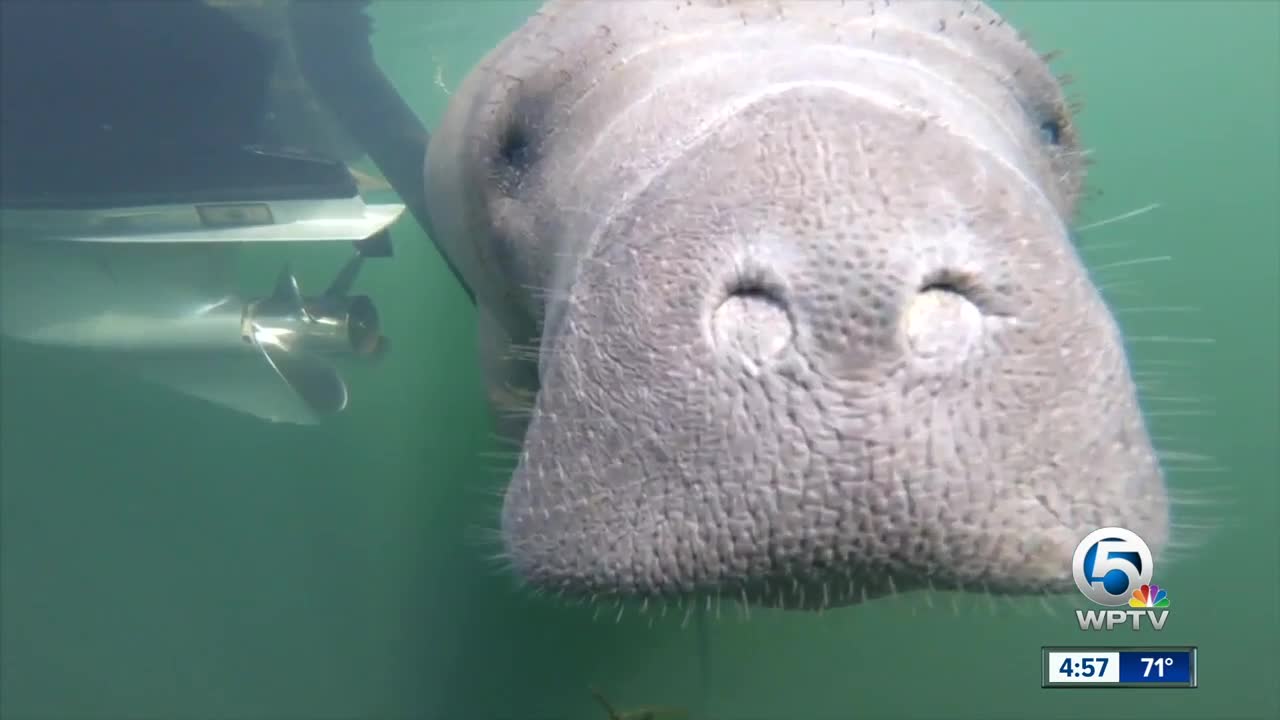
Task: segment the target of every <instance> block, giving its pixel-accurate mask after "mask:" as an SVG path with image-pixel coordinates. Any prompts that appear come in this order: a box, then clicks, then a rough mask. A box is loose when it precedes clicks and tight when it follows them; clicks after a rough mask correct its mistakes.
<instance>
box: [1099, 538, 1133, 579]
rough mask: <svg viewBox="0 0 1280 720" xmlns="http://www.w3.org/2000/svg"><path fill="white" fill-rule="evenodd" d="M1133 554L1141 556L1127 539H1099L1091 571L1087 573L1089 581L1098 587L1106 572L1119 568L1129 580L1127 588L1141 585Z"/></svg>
mask: <svg viewBox="0 0 1280 720" xmlns="http://www.w3.org/2000/svg"><path fill="white" fill-rule="evenodd" d="M1134 556H1138V557H1139V558H1141V555H1139V553H1138V548H1136V547H1134V546H1133V544H1132V543H1130V542H1128V541H1127V540H1099V541H1098V544H1097V550H1096V551H1095V552H1094V556H1093V572H1092V573H1090V574H1089V575H1090V577H1089V582H1090V583H1092V584H1093V586H1094V587H1099V586H1101V585H1102V579H1103V578H1105V577H1106V576H1107V573H1109V572H1112V571H1115V570H1119V571H1120V572H1122V573H1124V576H1125V578H1126V579H1127V580H1128V581H1129V584H1128V586H1127V587H1128V588H1132V587H1134V586H1135V585H1141V584H1142V573H1141V571H1139V570H1138V567H1137V566H1136V565H1135V564H1134V562H1133V560H1132V558H1133V557H1134ZM1139 562H1141V560H1139Z"/></svg>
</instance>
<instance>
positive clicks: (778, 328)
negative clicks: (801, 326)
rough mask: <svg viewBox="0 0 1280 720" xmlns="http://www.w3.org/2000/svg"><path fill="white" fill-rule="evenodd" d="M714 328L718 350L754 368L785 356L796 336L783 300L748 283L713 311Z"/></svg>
mask: <svg viewBox="0 0 1280 720" xmlns="http://www.w3.org/2000/svg"><path fill="white" fill-rule="evenodd" d="M711 329H712V335H713V337H714V339H715V342H716V344H717V346H718V347H720V348H721V349H723V350H729V351H733V352H735V353H737V354H739V355H740V356H742V357H743V358H744V359H746V360H748V361H749V362H750V363H752V364H754V365H760V364H763V363H765V362H767V361H769V360H771V359H773V358H775V357H777V356H778V355H779V354H781V353H782V351H783V350H784V349H786V347H787V346H788V345H790V344H791V338H792V335H793V334H794V333H795V328H794V326H793V325H792V322H791V315H790V313H789V312H788V311H787V306H786V303H785V302H784V301H783V299H782V297H781V296H780V295H779V294H778V293H777V292H775V291H774V290H772V289H770V288H767V287H764V286H762V285H753V284H745V283H740V284H738V285H736V286H735V287H733V288H732V289H730V291H729V293H728V295H727V296H726V297H725V298H724V300H723V301H721V303H720V305H719V306H717V307H716V309H715V310H714V311H713V313H712V316H711Z"/></svg>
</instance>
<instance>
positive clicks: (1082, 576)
mask: <svg viewBox="0 0 1280 720" xmlns="http://www.w3.org/2000/svg"><path fill="white" fill-rule="evenodd" d="M1154 569H1155V563H1154V562H1152V559H1151V548H1149V547H1147V543H1146V542H1145V541H1144V540H1143V539H1142V538H1140V537H1138V534H1137V533H1135V532H1133V531H1131V530H1126V529H1125V528H1120V527H1105V528H1099V529H1097V530H1094V531H1093V532H1091V533H1089V534H1088V535H1087V536H1085V538H1084V539H1083V540H1081V541H1080V544H1079V545H1077V546H1076V552H1075V555H1074V556H1073V557H1072V558H1071V571H1072V574H1073V575H1075V580H1076V587H1078V588H1079V589H1080V593H1081V594H1082V595H1084V596H1085V597H1086V598H1088V599H1089V600H1091V601H1093V602H1094V603H1095V604H1097V605H1102V606H1103V607H1106V608H1109V609H1107V610H1076V621H1077V622H1078V623H1079V624H1080V629H1081V630H1114V629H1115V628H1116V626H1117V625H1129V626H1131V627H1132V628H1133V629H1134V630H1141V629H1142V627H1143V625H1147V626H1149V627H1151V628H1152V629H1153V630H1162V629H1163V628H1164V623H1165V620H1167V619H1168V618H1169V609H1168V608H1169V593H1167V592H1165V590H1164V589H1163V588H1161V587H1160V586H1159V585H1154V584H1152V583H1151V574H1152V572H1153V570H1154ZM1125 605H1128V606H1129V609H1128V610H1121V609H1120V608H1122V607H1124V606H1125Z"/></svg>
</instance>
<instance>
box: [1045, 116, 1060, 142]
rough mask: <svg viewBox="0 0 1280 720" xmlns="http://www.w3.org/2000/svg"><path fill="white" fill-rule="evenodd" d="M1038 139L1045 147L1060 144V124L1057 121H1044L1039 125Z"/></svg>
mask: <svg viewBox="0 0 1280 720" xmlns="http://www.w3.org/2000/svg"><path fill="white" fill-rule="evenodd" d="M1040 137H1041V138H1043V139H1044V142H1045V144H1046V145H1057V144H1058V143H1060V142H1062V124H1061V123H1059V122H1058V121H1057V120H1045V121H1044V122H1042V123H1040Z"/></svg>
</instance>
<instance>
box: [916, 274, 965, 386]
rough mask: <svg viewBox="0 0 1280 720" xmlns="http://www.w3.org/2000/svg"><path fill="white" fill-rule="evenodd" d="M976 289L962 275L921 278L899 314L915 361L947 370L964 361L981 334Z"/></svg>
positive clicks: (936, 275) (939, 275)
mask: <svg viewBox="0 0 1280 720" xmlns="http://www.w3.org/2000/svg"><path fill="white" fill-rule="evenodd" d="M976 288H977V282H976V280H975V279H974V278H973V277H972V276H970V275H968V274H966V273H960V272H955V271H942V272H938V273H934V274H933V275H930V276H928V277H927V278H925V281H924V282H923V283H921V285H920V290H919V291H918V292H917V293H916V295H915V297H913V298H912V299H911V301H910V302H909V304H908V305H907V308H906V312H905V313H904V314H903V332H904V334H905V336H906V340H907V345H908V347H910V348H911V350H912V352H913V353H914V354H915V355H916V356H917V357H919V358H927V359H930V360H934V361H939V362H942V363H943V365H944V366H947V367H949V366H952V365H955V364H958V363H959V362H961V361H963V360H964V358H965V357H966V356H967V355H968V353H969V350H970V348H971V347H972V345H973V343H974V341H975V340H976V339H977V338H978V336H979V335H980V334H981V332H982V322H983V320H982V315H983V313H982V310H981V309H980V308H979V307H978V304H977V303H976V302H975V300H974V295H975V291H976Z"/></svg>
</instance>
